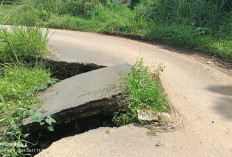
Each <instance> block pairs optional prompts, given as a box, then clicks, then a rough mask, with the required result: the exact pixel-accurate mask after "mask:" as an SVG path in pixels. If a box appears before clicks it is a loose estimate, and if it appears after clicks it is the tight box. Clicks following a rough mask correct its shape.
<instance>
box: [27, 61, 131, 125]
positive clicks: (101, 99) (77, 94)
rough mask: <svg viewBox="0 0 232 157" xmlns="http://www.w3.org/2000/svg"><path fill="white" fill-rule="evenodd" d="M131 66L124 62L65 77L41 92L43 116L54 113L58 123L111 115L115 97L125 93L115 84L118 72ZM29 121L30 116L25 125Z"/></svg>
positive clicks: (116, 105) (116, 107) (126, 70)
mask: <svg viewBox="0 0 232 157" xmlns="http://www.w3.org/2000/svg"><path fill="white" fill-rule="evenodd" d="M130 69H131V66H130V65H128V64H121V65H116V66H112V67H106V68H102V69H98V70H94V71H91V72H87V73H83V74H80V75H77V76H73V77H71V78H68V79H65V80H63V81H61V82H59V83H57V84H55V85H53V86H51V87H50V88H48V89H47V90H46V91H45V92H43V93H42V94H41V95H40V97H39V98H40V99H42V100H43V104H42V106H41V108H40V110H46V112H45V113H44V117H46V116H48V115H52V116H53V117H54V118H55V119H56V121H57V123H65V122H68V121H71V120H73V119H77V118H84V117H88V116H93V115H96V114H99V113H102V114H110V113H111V114H112V112H114V111H116V110H117V109H118V103H117V102H116V96H117V95H119V94H120V93H122V92H123V90H122V89H119V88H115V86H114V87H113V86H112V85H119V84H120V82H121V81H120V76H119V73H124V72H128V71H130ZM29 123H30V118H28V119H27V120H26V121H25V123H24V124H25V125H28V124H29Z"/></svg>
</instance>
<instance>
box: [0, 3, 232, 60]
mask: <svg viewBox="0 0 232 157" xmlns="http://www.w3.org/2000/svg"><path fill="white" fill-rule="evenodd" d="M53 3H54V5H52V4H53ZM227 3H228V4H227ZM60 4H62V5H60ZM228 5H230V4H229V1H228V2H227V1H226V3H222V2H221V1H218V2H217V1H216V0H215V1H211V2H207V1H205V0H199V1H194V0H191V1H187V0H182V1H180V0H177V1H173V0H163V1H161V0H157V1H152V0H142V1H140V3H137V4H136V5H135V6H133V8H134V9H133V10H131V9H130V8H128V7H127V6H126V5H123V4H117V3H109V2H105V1H104V2H102V1H94V0H82V1H61V0H53V1H52V3H51V1H39V0H28V1H27V2H24V3H23V4H22V6H21V9H18V11H17V13H15V14H14V15H13V16H11V17H10V18H9V19H8V21H7V24H15V25H27V26H43V27H50V28H61V29H71V30H79V31H89V32H99V33H109V34H118V35H130V36H135V37H140V38H142V39H148V40H151V41H160V42H163V43H167V44H171V45H174V46H178V47H184V48H187V49H190V50H196V51H199V52H202V53H205V54H208V55H211V56H216V57H218V58H220V59H222V60H224V61H228V62H232V48H231V38H232V27H231V22H232V16H231V14H230V11H231V10H230V8H229V7H228ZM83 6H84V7H83ZM8 7H9V6H3V8H5V9H3V12H4V13H0V16H3V15H7V13H6V12H7V9H6V8H8ZM11 7H15V8H17V7H19V6H17V5H15V6H11ZM80 8H82V9H80ZM1 14H2V15H1Z"/></svg>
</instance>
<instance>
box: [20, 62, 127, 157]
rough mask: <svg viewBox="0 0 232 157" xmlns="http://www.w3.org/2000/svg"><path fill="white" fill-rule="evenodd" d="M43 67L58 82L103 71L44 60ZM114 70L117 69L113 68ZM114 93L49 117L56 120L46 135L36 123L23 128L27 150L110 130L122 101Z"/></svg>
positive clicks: (87, 65) (118, 95)
mask: <svg viewBox="0 0 232 157" xmlns="http://www.w3.org/2000/svg"><path fill="white" fill-rule="evenodd" d="M44 63H45V64H44V65H45V67H46V68H48V69H50V70H51V72H52V76H53V77H55V78H58V79H59V80H65V79H67V78H70V77H73V76H75V75H78V74H82V73H86V72H90V71H92V70H96V69H99V68H103V67H104V66H101V65H100V66H99V65H96V64H83V63H68V62H63V61H53V60H47V59H46V60H45V61H44ZM120 68H122V67H120ZM120 68H119V69H120ZM123 68H124V67H123ZM116 70H118V69H117V68H116ZM109 71H112V69H110V70H107V71H104V72H106V73H108V72H109ZM113 71H114V69H113ZM104 72H103V73H104ZM114 73H115V74H114V76H116V72H114ZM96 74H97V75H98V72H94V75H96ZM88 75H89V74H88ZM117 75H118V74H117ZM75 77H76V76H75ZM78 77H79V76H78ZM93 79H94V78H93ZM66 82H67V80H66ZM68 82H69V80H68ZM74 82H75V81H74ZM88 86H89V85H88ZM78 87H79V86H78ZM116 93H117V94H112V95H111V96H110V97H103V98H101V99H97V100H93V101H89V102H86V103H83V104H81V105H79V106H76V107H71V108H67V109H65V110H61V111H59V112H56V113H54V114H52V115H51V116H52V117H53V118H54V119H55V120H56V123H55V124H54V126H53V127H54V131H53V132H50V131H48V130H47V128H46V127H47V126H41V125H40V123H38V122H34V123H28V124H26V125H24V126H23V131H24V133H29V134H30V136H29V137H28V138H27V140H28V141H29V142H31V143H33V144H35V145H34V146H33V147H31V148H30V149H33V148H35V149H40V150H41V149H45V148H47V147H48V146H50V145H51V144H52V143H53V142H55V141H57V140H59V139H61V138H64V137H67V136H73V135H75V134H80V133H83V132H85V131H88V130H91V129H96V128H98V127H105V126H110V127H112V126H114V125H113V123H112V118H113V115H114V113H115V112H116V111H118V110H119V109H120V105H119V104H121V101H122V99H121V92H116ZM92 94H95V93H92ZM28 153H30V154H31V155H32V156H34V155H36V154H37V153H39V152H38V151H37V152H36V151H35V152H28Z"/></svg>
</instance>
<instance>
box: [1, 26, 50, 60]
mask: <svg viewBox="0 0 232 157" xmlns="http://www.w3.org/2000/svg"><path fill="white" fill-rule="evenodd" d="M47 42H48V31H46V32H45V33H44V34H43V32H42V31H41V30H40V28H33V27H28V28H27V29H25V28H22V27H14V28H12V29H11V31H9V30H7V29H1V30H0V61H1V62H14V61H16V62H22V61H24V60H26V59H27V58H29V57H44V56H46V52H47Z"/></svg>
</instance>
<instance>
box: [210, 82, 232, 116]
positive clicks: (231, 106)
mask: <svg viewBox="0 0 232 157" xmlns="http://www.w3.org/2000/svg"><path fill="white" fill-rule="evenodd" d="M207 89H208V90H209V91H211V92H214V93H218V94H221V97H220V98H219V99H218V100H217V101H216V102H215V104H216V105H215V106H214V107H213V109H214V110H215V111H216V112H218V113H219V114H221V115H222V116H223V117H224V118H226V119H229V120H232V86H218V85H215V86H210V87H208V88H207Z"/></svg>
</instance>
